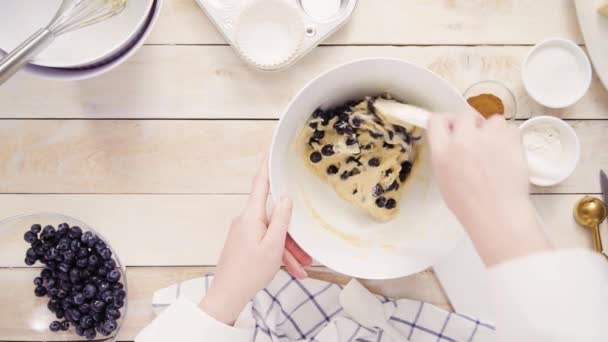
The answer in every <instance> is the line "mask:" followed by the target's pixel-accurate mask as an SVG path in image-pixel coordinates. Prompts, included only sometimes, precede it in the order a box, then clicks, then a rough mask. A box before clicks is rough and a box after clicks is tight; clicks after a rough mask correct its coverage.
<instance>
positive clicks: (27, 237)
mask: <svg viewBox="0 0 608 342" xmlns="http://www.w3.org/2000/svg"><path fill="white" fill-rule="evenodd" d="M23 240H25V242H27V243H33V242H34V241H36V240H38V236H36V234H35V233H32V232H29V231H28V232H26V233H25V234H23Z"/></svg>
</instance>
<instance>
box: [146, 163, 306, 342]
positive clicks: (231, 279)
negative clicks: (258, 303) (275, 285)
mask: <svg viewBox="0 0 608 342" xmlns="http://www.w3.org/2000/svg"><path fill="white" fill-rule="evenodd" d="M267 198H268V162H267V160H264V161H263V162H262V165H261V167H260V169H259V170H258V173H257V175H256V177H255V179H254V181H253V189H252V191H251V195H250V196H249V200H248V202H247V205H246V208H245V210H244V211H243V212H242V213H241V215H239V217H237V218H236V219H235V220H234V221H233V223H232V225H231V227H230V231H229V233H228V237H227V239H226V243H225V244H224V249H223V250H222V255H221V257H220V261H219V263H218V266H217V270H216V273H215V277H214V280H213V283H212V285H211V288H210V289H209V291H208V292H207V295H206V296H205V298H204V299H203V300H202V302H201V303H191V302H189V301H188V300H186V299H181V300H178V301H177V302H176V303H174V304H172V305H171V306H170V307H169V308H167V309H166V310H165V311H164V312H163V313H162V314H161V315H159V316H158V317H157V318H156V319H155V320H154V322H152V323H151V324H150V325H149V326H147V327H146V328H145V329H144V330H143V331H142V332H141V333H140V334H139V335H138V336H137V339H136V341H137V342H157V341H158V342H161V341H162V342H165V341H222V342H224V341H225V342H240V341H248V340H250V339H251V336H252V334H253V332H252V331H247V330H241V329H238V328H234V327H232V325H233V324H234V322H235V321H236V320H237V318H238V316H239V314H240V313H241V312H242V311H243V309H244V308H245V306H246V305H247V303H248V302H249V301H250V300H251V298H253V296H254V295H255V294H256V293H258V292H259V291H261V290H262V289H263V288H264V287H266V286H267V285H268V284H269V283H270V281H271V280H272V279H273V278H274V276H275V275H276V273H277V271H278V270H279V267H280V266H281V262H283V264H284V265H285V266H286V267H287V270H288V271H289V272H290V273H291V274H292V275H293V276H295V277H297V278H305V277H306V276H307V274H306V271H305V270H304V268H303V266H308V265H310V264H311V263H312V258H311V257H310V256H308V254H306V253H305V252H304V251H303V250H302V249H301V248H300V247H299V246H298V245H297V244H296V243H295V242H294V241H293V240H291V238H290V237H289V236H288V235H287V229H288V227H289V221H290V219H291V201H290V200H289V199H288V198H282V199H281V201H280V202H279V203H277V204H276V205H275V206H274V208H273V210H272V213H271V214H270V216H269V215H267V213H266V201H267Z"/></svg>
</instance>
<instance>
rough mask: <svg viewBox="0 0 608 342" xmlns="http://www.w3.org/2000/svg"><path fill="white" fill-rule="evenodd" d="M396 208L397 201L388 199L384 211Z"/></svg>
mask: <svg viewBox="0 0 608 342" xmlns="http://www.w3.org/2000/svg"><path fill="white" fill-rule="evenodd" d="M396 206H397V201H395V200H394V199H392V198H389V200H388V201H386V206H385V208H386V209H388V210H391V209H395V207H396Z"/></svg>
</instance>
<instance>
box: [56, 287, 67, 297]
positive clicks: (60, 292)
mask: <svg viewBox="0 0 608 342" xmlns="http://www.w3.org/2000/svg"><path fill="white" fill-rule="evenodd" d="M67 295H68V293H67V292H66V291H65V290H64V289H58V290H57V298H61V299H63V298H65V297H66V296H67Z"/></svg>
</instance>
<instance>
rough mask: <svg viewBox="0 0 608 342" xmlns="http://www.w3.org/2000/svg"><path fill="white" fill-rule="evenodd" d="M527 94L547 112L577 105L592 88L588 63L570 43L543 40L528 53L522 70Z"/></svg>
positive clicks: (574, 45) (576, 46) (582, 54)
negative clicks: (546, 109) (547, 108)
mask: <svg viewBox="0 0 608 342" xmlns="http://www.w3.org/2000/svg"><path fill="white" fill-rule="evenodd" d="M521 73H522V80H523V83H524V87H525V88H526V91H527V92H528V94H529V95H530V96H531V97H532V98H533V99H534V100H535V101H536V102H538V103H540V104H541V105H543V106H545V107H549V108H566V107H569V106H571V105H573V104H575V103H576V102H578V101H579V100H580V99H581V98H582V97H583V96H585V94H586V93H587V91H588V90H589V87H590V86H591V76H592V70H591V63H590V62H589V58H587V55H586V54H585V51H583V49H581V48H580V47H579V46H578V45H576V44H574V43H573V42H571V41H569V40H566V39H560V38H553V39H547V40H544V41H542V42H540V43H538V44H536V46H534V48H532V50H530V52H529V53H528V56H527V57H526V59H525V60H524V62H523V66H522V71H521Z"/></svg>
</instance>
